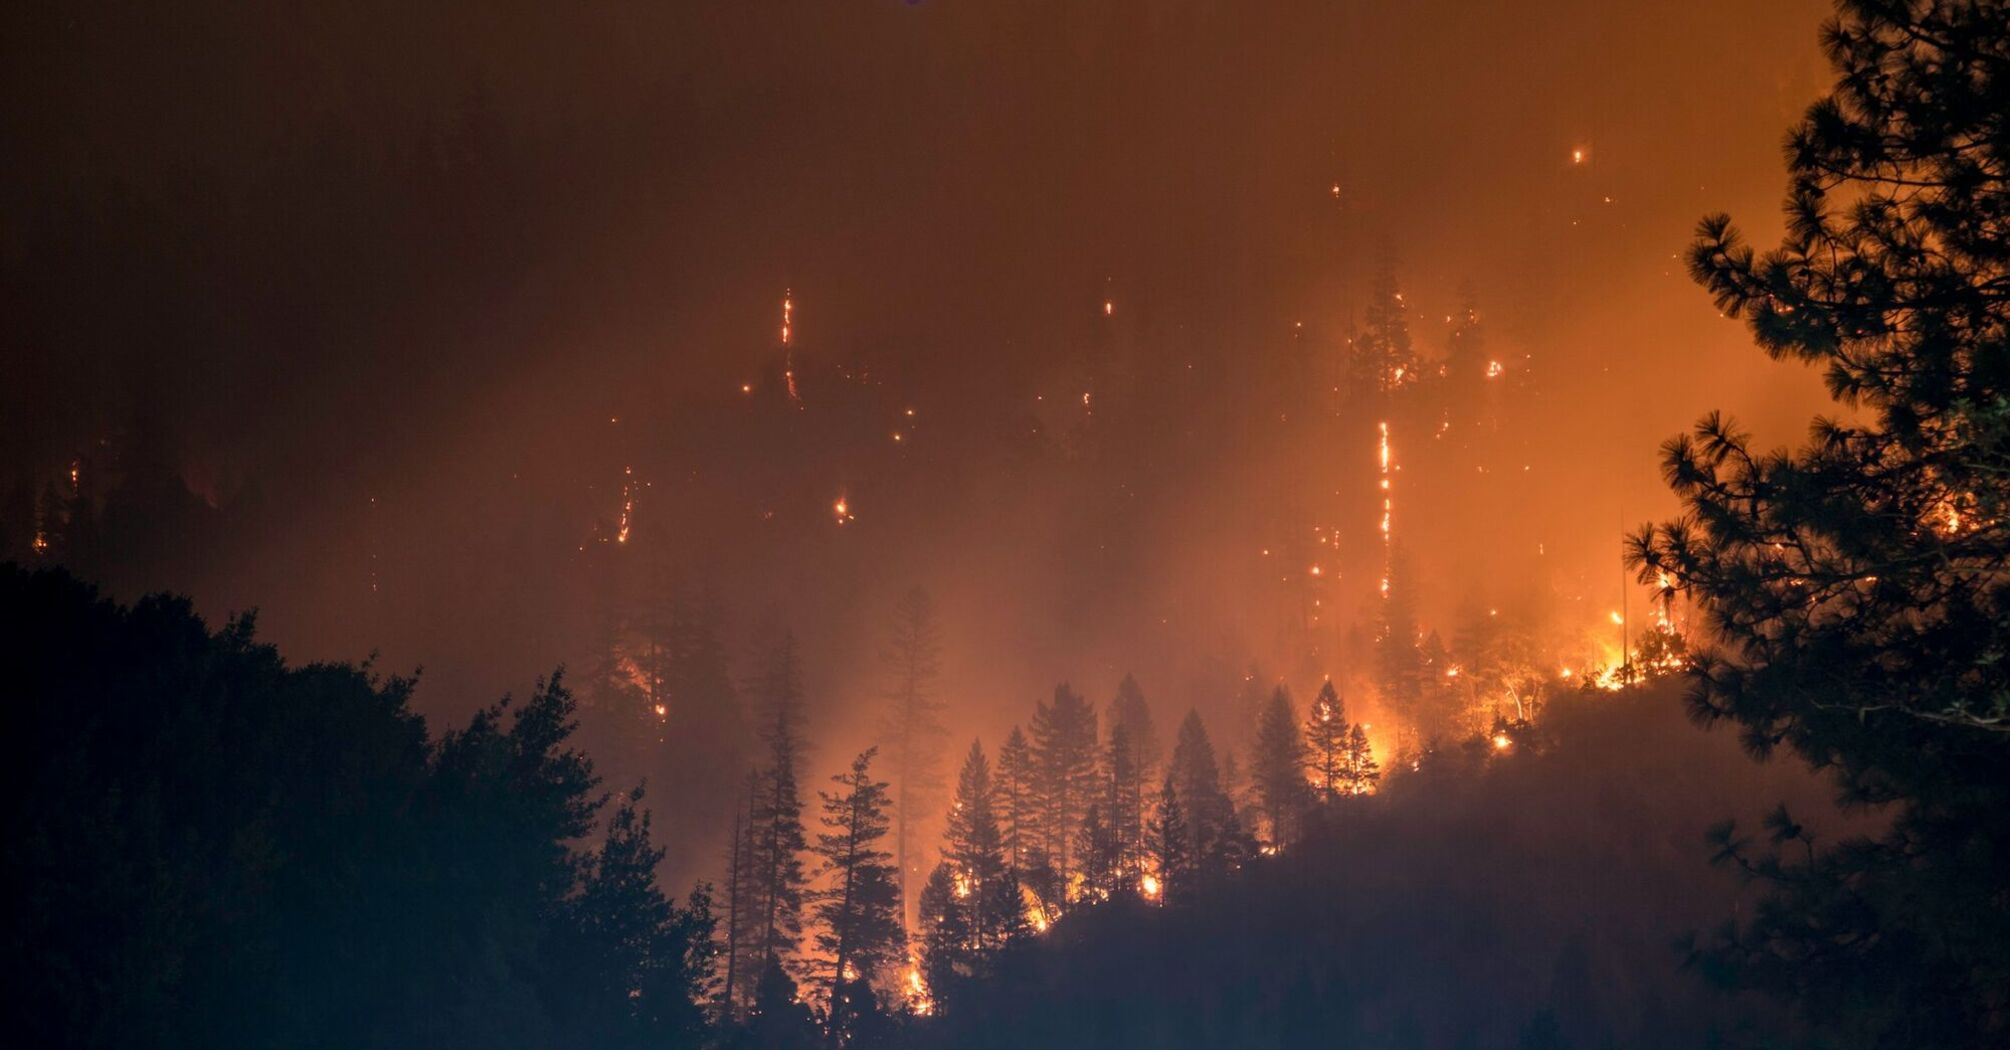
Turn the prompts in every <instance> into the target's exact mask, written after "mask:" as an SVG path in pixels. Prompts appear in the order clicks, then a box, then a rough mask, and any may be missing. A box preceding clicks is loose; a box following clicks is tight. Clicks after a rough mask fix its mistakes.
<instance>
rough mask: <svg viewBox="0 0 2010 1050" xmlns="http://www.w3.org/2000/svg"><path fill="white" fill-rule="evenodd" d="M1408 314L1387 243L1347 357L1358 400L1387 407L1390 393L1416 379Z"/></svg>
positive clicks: (1392, 255) (1414, 352)
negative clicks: (1363, 315) (1361, 322)
mask: <svg viewBox="0 0 2010 1050" xmlns="http://www.w3.org/2000/svg"><path fill="white" fill-rule="evenodd" d="M1408 313H1409V311H1408V308H1407V306H1405V304H1404V302H1403V292H1402V288H1401V286H1400V285H1399V284H1398V283H1397V280H1396V252H1395V249H1394V248H1393V247H1391V246H1390V245H1388V244H1386V243H1385V244H1384V245H1383V246H1382V250H1381V252H1380V258H1378V259H1377V260H1376V265H1375V277H1374V280H1373V282H1372V284H1371V286H1370V288H1369V291H1368V305H1367V311H1366V315H1365V317H1364V318H1363V324H1362V326H1361V329H1360V330H1359V331H1358V332H1356V333H1355V334H1354V338H1353V346H1352V348H1351V352H1350V354H1349V356H1348V372H1349V386H1350V388H1351V389H1350V394H1351V395H1352V396H1353V397H1354V398H1355V399H1356V400H1357V401H1360V402H1363V403H1367V404H1371V405H1377V406H1386V403H1387V401H1388V399H1389V397H1390V395H1392V394H1394V393H1395V392H1396V391H1397V390H1398V389H1401V388H1402V387H1404V386H1406V385H1408V384H1410V383H1413V382H1415V381H1416V380H1417V378H1418V375H1417V356H1416V349H1415V348H1414V347H1413V346H1412V345H1411V343H1410V323H1409V320H1408Z"/></svg>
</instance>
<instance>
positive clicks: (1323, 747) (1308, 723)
mask: <svg viewBox="0 0 2010 1050" xmlns="http://www.w3.org/2000/svg"><path fill="white" fill-rule="evenodd" d="M1347 737H1348V733H1347V710H1346V708H1345V707H1344V706H1342V704H1341V702H1340V692H1339V690H1336V689H1334V688H1333V680H1332V679H1331V678H1329V679H1327V680H1326V681H1325V682H1324V683H1322V684H1321V685H1320V686H1319V695H1317V696H1315V697H1313V698H1312V709H1311V710H1310V711H1308V712H1306V715H1305V741H1306V744H1307V747H1308V749H1309V751H1310V752H1311V755H1310V760H1311V765H1312V776H1313V783H1314V784H1316V785H1317V787H1318V791H1319V801H1320V802H1322V803H1328V804H1330V803H1331V802H1332V801H1333V799H1334V797H1335V796H1336V795H1337V794H1338V793H1339V792H1340V791H1341V790H1342V781H1341V770H1342V767H1343V765H1344V763H1345V761H1346V757H1347Z"/></svg>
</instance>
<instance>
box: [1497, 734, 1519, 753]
mask: <svg viewBox="0 0 2010 1050" xmlns="http://www.w3.org/2000/svg"><path fill="white" fill-rule="evenodd" d="M1512 746H1514V740H1513V739H1511V738H1509V736H1508V735H1507V734H1506V733H1495V734H1494V750H1495V751H1506V750H1507V749H1508V748H1510V747H1512Z"/></svg>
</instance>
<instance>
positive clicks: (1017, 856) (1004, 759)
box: [998, 726, 1040, 875]
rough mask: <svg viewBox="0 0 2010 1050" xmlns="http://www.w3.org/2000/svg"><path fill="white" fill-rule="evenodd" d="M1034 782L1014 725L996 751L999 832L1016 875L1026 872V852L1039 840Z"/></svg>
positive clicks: (1028, 756) (1028, 752) (1023, 738)
mask: <svg viewBox="0 0 2010 1050" xmlns="http://www.w3.org/2000/svg"><path fill="white" fill-rule="evenodd" d="M1036 780H1037V777H1036V774H1035V771H1034V767H1033V749H1032V748H1030V747H1028V746H1026V735H1025V734H1024V733H1021V732H1020V731H1019V727H1018V726H1013V727H1012V732H1011V733H1010V734H1009V735H1007V736H1006V737H1005V746H1004V747H1002V748H1000V749H999V751H998V830H999V834H1000V836H1001V837H1002V838H1003V839H1004V842H1005V863H1006V864H1008V865H1010V866H1011V868H1012V871H1013V872H1014V873H1015V874H1021V875H1023V874H1024V873H1025V872H1026V871H1027V870H1028V864H1027V859H1028V858H1027V852H1028V849H1029V848H1030V847H1031V846H1032V845H1033V844H1034V843H1035V842H1037V841H1038V840H1039V838H1040V825H1039V814H1038V805H1037V801H1036V799H1035V795H1034V791H1035V787H1034V785H1035V781H1036Z"/></svg>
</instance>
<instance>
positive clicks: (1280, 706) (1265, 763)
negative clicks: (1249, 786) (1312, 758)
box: [1250, 685, 1306, 850]
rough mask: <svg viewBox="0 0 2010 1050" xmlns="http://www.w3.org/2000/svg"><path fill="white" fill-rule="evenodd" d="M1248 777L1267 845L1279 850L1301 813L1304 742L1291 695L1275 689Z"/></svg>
mask: <svg viewBox="0 0 2010 1050" xmlns="http://www.w3.org/2000/svg"><path fill="white" fill-rule="evenodd" d="M1250 757H1251V767H1252V768H1251V770H1250V774H1251V777H1252V779H1253V782H1254V786H1255V788H1256V797H1257V799H1258V803H1259V805H1260V807H1261V808H1262V810H1263V817H1264V821H1265V822H1266V823H1267V824H1268V825H1269V827H1270V844H1271V847H1272V848H1273V849H1276V850H1283V849H1285V848H1287V847H1288V846H1290V844H1291V842H1292V840H1293V838H1294V837H1295V836H1296V835H1297V833H1298V824H1299V821H1300V819H1301V817H1302V815H1303V813H1304V810H1305V803H1306V785H1305V741H1304V739H1303V738H1301V737H1300V736H1299V735H1298V714H1297V712H1295V711H1293V710H1292V708H1291V694H1290V693H1289V692H1287V691H1286V690H1285V688H1284V687H1283V686H1281V685H1280V686H1278V687H1277V688H1276V689H1275V690H1273V691H1272V692H1271V694H1270V702H1269V703H1268V704H1267V705H1265V706H1264V709H1263V717H1262V718H1261V719H1259V720H1258V722H1257V729H1256V749H1255V751H1254V752H1253V753H1252V754H1251V756H1250Z"/></svg>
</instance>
